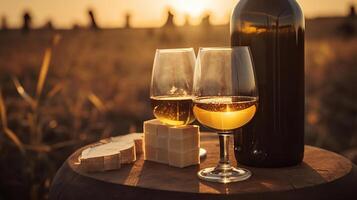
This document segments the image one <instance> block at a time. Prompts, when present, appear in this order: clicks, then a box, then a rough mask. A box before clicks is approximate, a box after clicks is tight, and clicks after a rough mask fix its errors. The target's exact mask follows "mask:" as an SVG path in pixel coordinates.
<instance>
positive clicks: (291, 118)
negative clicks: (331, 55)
mask: <svg viewBox="0 0 357 200" xmlns="http://www.w3.org/2000/svg"><path fill="white" fill-rule="evenodd" d="M230 26H231V27H230V28H231V45H232V46H249V47H250V48H251V52H252V56H253V59H254V64H255V70H256V75H257V82H258V89H259V108H258V111H257V113H256V115H255V117H254V119H253V120H252V121H251V122H250V123H248V124H247V125H246V126H244V127H243V128H242V129H241V130H239V131H240V132H241V133H236V134H235V135H234V143H235V144H234V148H235V149H234V150H235V156H236V159H237V161H238V162H239V163H242V164H246V165H249V166H255V167H284V166H291V165H295V164H298V163H300V162H301V161H302V159H303V156H304V31H305V20H304V16H303V13H302V11H301V9H300V7H299V5H298V3H297V2H296V1H295V0H240V1H239V3H238V4H237V6H236V7H235V9H234V11H233V14H232V19H231V25H230Z"/></svg>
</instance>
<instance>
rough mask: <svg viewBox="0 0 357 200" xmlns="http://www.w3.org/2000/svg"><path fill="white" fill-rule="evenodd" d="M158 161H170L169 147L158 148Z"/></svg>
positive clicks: (164, 162)
mask: <svg viewBox="0 0 357 200" xmlns="http://www.w3.org/2000/svg"><path fill="white" fill-rule="evenodd" d="M156 161H157V162H159V163H163V164H168V163H169V153H168V151H167V149H161V148H158V149H157V160H156Z"/></svg>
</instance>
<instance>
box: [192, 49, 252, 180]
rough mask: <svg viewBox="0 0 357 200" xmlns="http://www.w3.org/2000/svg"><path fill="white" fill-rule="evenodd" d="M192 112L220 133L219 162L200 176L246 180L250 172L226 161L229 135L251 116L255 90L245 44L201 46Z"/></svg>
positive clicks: (200, 172) (248, 52)
mask: <svg viewBox="0 0 357 200" xmlns="http://www.w3.org/2000/svg"><path fill="white" fill-rule="evenodd" d="M193 88H194V96H195V97H194V99H193V104H194V106H193V113H194V115H195V117H196V119H197V120H198V121H199V122H200V124H202V125H203V126H206V127H208V128H210V129H212V130H213V131H215V132H217V133H218V135H219V142H220V161H219V163H218V165H217V166H216V167H210V168H206V169H202V170H200V171H199V172H198V177H199V178H200V179H203V180H206V181H212V182H220V183H230V182H237V181H242V180H246V179H248V178H249V177H250V176H251V172H250V171H249V170H247V169H243V168H235V167H233V166H232V165H231V164H230V161H229V149H228V148H229V137H230V136H231V134H232V133H233V131H235V130H237V129H239V128H241V127H243V126H244V125H245V124H247V123H248V122H249V121H250V120H252V119H253V117H254V115H255V113H256V111H257V108H258V90H257V87H256V79H255V72H254V67H253V62H252V57H251V55H250V50H249V48H248V47H235V48H201V49H200V51H199V55H198V58H197V62H196V68H195V74H194V86H193Z"/></svg>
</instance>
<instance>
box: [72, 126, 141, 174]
mask: <svg viewBox="0 0 357 200" xmlns="http://www.w3.org/2000/svg"><path fill="white" fill-rule="evenodd" d="M142 135H143V134H140V133H133V134H128V135H124V136H118V137H112V138H109V139H105V140H101V142H100V143H99V144H96V145H94V146H91V147H89V148H87V149H85V150H83V151H82V153H81V155H80V157H79V161H80V166H81V167H82V168H83V169H84V170H86V171H89V172H90V171H106V170H113V169H119V168H120V166H121V164H129V163H132V162H134V161H135V160H136V155H137V154H139V153H141V152H143V150H142V149H143V142H142Z"/></svg>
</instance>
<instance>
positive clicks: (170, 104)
mask: <svg viewBox="0 0 357 200" xmlns="http://www.w3.org/2000/svg"><path fill="white" fill-rule="evenodd" d="M150 99H151V105H152V108H153V113H154V116H155V117H156V118H157V119H159V120H160V121H161V122H163V123H165V124H169V125H175V126H179V125H187V124H190V123H192V122H193V121H194V120H195V116H194V115H193V113H192V106H193V101H192V97H171V96H158V97H151V98H150Z"/></svg>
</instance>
